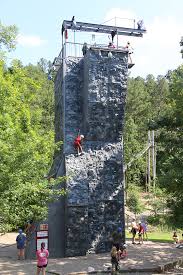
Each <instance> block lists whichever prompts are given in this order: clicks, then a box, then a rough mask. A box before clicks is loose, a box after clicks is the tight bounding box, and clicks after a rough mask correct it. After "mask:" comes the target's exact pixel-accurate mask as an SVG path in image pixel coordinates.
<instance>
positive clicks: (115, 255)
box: [111, 246, 119, 274]
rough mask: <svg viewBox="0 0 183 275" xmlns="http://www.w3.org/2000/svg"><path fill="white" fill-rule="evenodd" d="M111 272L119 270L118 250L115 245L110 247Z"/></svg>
mask: <svg viewBox="0 0 183 275" xmlns="http://www.w3.org/2000/svg"><path fill="white" fill-rule="evenodd" d="M111 264H112V274H113V272H115V271H118V270H119V261H118V251H117V249H116V247H115V246H113V247H112V249H111Z"/></svg>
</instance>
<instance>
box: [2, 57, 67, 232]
mask: <svg viewBox="0 0 183 275" xmlns="http://www.w3.org/2000/svg"><path fill="white" fill-rule="evenodd" d="M0 83H1V86H0V101H1V105H0V209H1V213H0V216H1V226H2V227H4V228H8V229H10V228H15V227H16V226H20V225H21V224H24V222H25V221H26V220H27V219H31V220H41V219H43V218H45V217H46V214H47V205H48V202H50V201H52V200H53V199H54V200H55V199H57V198H58V196H59V195H61V194H63V190H59V189H55V188H53V185H54V182H52V183H50V182H48V181H47V180H46V179H45V178H44V175H45V174H46V173H47V172H48V170H49V168H50V165H51V161H52V155H53V151H54V131H53V83H52V82H50V81H48V80H47V77H46V74H45V72H43V71H42V70H41V68H40V67H39V66H33V65H29V66H27V67H23V66H22V64H21V63H20V62H19V61H16V60H14V61H13V63H12V66H11V67H10V68H9V69H6V67H5V64H4V63H3V62H1V63H0ZM55 184H56V183H55Z"/></svg>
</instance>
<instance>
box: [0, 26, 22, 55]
mask: <svg viewBox="0 0 183 275" xmlns="http://www.w3.org/2000/svg"><path fill="white" fill-rule="evenodd" d="M17 34H18V29H17V27H16V26H15V25H10V26H4V25H3V24H2V23H1V22H0V49H3V48H5V49H7V50H8V51H11V50H13V49H15V46H16V42H17V41H16V38H17Z"/></svg>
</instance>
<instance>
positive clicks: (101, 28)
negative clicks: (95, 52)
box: [62, 20, 146, 37]
mask: <svg viewBox="0 0 183 275" xmlns="http://www.w3.org/2000/svg"><path fill="white" fill-rule="evenodd" d="M66 29H73V30H77V31H84V32H96V33H107V34H111V32H112V31H116V32H117V34H118V35H126V36H137V37H143V33H146V30H145V29H138V28H124V27H118V26H110V25H102V24H93V23H84V22H75V24H74V25H73V21H68V20H64V21H63V24H62V31H64V30H66Z"/></svg>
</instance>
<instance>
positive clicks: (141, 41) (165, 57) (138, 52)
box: [105, 8, 183, 76]
mask: <svg viewBox="0 0 183 275" xmlns="http://www.w3.org/2000/svg"><path fill="white" fill-rule="evenodd" d="M114 17H120V18H134V19H137V16H136V14H135V12H134V11H133V10H132V11H130V10H121V9H117V8H114V9H111V10H110V11H109V12H108V13H107V14H106V17H105V19H106V20H108V19H111V18H114ZM138 19H139V18H138ZM117 20H118V21H117ZM116 21H117V25H119V26H124V27H127V22H128V27H131V26H130V25H129V23H130V21H126V23H125V24H124V20H123V21H122V20H121V21H120V19H116ZM113 23H114V21H113ZM145 25H146V29H147V33H146V34H144V37H143V38H135V37H133V38H129V37H124V36H122V37H120V39H119V44H120V45H124V44H125V43H126V42H127V41H128V40H129V41H130V42H131V44H132V46H133V48H134V49H135V52H134V56H133V60H134V62H135V66H134V67H133V69H132V71H131V73H132V75H134V76H136V75H141V76H146V75H147V74H149V73H151V74H153V75H155V76H157V75H158V74H166V72H167V71H168V70H169V69H175V68H176V67H177V66H179V65H180V64H181V62H182V59H181V54H180V46H179V41H180V38H181V36H182V35H183V21H181V22H179V20H178V18H176V16H171V17H156V16H155V17H154V18H152V20H151V21H149V22H148V23H146V22H145Z"/></svg>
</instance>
